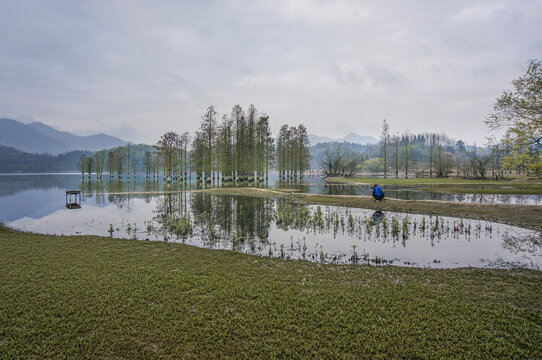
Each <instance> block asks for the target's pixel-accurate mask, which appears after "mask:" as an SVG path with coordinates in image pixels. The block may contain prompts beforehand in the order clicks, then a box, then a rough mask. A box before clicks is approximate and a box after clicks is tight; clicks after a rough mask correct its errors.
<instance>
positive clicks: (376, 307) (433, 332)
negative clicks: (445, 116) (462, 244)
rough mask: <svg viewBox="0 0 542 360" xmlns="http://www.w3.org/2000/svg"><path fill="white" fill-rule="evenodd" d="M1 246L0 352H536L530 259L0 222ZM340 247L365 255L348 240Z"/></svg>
mask: <svg viewBox="0 0 542 360" xmlns="http://www.w3.org/2000/svg"><path fill="white" fill-rule="evenodd" d="M322 216H324V215H322ZM398 221H399V219H398ZM434 223H435V222H434ZM434 223H433V224H434ZM401 224H402V222H400V225H399V226H400V227H401V226H402V225H401ZM440 224H441V223H440V221H439V227H440ZM294 242H295V239H294ZM301 243H302V242H301ZM294 245H295V244H294ZM255 246H256V247H257V246H258V244H257V242H256V243H255ZM288 246H289V245H284V251H285V253H286V252H287V248H288ZM0 247H1V248H2V251H1V252H0V261H1V262H2V264H3V271H2V272H1V273H0V281H1V283H2V291H1V292H0V303H1V304H2V306H0V329H1V330H0V358H6V359H7V358H24V359H33V358H40V359H42V358H89V359H90V358H93V359H94V358H166V359H168V358H201V359H208V358H246V359H254V358H277V357H279V358H309V357H316V358H357V359H363V358H366V359H373V358H386V359H388V358H428V359H429V358H455V357H463V358H524V359H534V358H537V356H539V354H540V353H541V352H542V348H541V344H542V332H541V331H540V329H541V326H542V324H541V320H540V319H541V315H542V307H541V304H542V273H541V272H537V271H529V270H489V269H456V270H430V269H413V268H404V267H394V266H389V267H372V266H359V265H358V266H348V265H341V266H339V265H321V264H317V263H310V262H304V261H297V262H293V261H284V260H281V259H271V258H257V257H253V256H248V255H243V254H239V253H235V252H231V251H212V250H208V249H200V248H196V247H191V246H184V245H182V244H171V243H165V242H145V241H126V240H117V239H110V238H100V237H91V236H84V237H70V236H47V235H35V234H26V233H20V232H11V231H5V230H0ZM318 251H319V248H312V249H311V248H307V249H306V252H307V253H309V252H316V253H318ZM355 254H356V255H355ZM349 256H352V257H355V258H358V259H359V260H360V261H363V256H364V255H363V252H362V251H361V250H360V249H359V248H351V249H350V250H349Z"/></svg>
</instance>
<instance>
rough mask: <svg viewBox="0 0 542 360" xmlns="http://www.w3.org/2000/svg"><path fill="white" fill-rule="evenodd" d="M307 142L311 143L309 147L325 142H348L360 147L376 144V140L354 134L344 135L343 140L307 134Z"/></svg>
mask: <svg viewBox="0 0 542 360" xmlns="http://www.w3.org/2000/svg"><path fill="white" fill-rule="evenodd" d="M309 140H310V142H311V146H313V145H316V144H320V143H327V142H349V143H353V144H361V145H365V144H376V143H377V142H378V139H375V138H374V137H372V136H361V135H359V134H356V133H354V132H351V133H348V134H346V135H345V136H344V137H343V138H330V137H327V136H318V135H314V134H309Z"/></svg>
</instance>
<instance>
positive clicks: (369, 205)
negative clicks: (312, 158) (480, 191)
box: [199, 188, 542, 231]
mask: <svg viewBox="0 0 542 360" xmlns="http://www.w3.org/2000/svg"><path fill="white" fill-rule="evenodd" d="M199 191H200V192H206V193H211V194H230V195H242V196H273V197H277V198H287V199H290V200H292V201H295V202H298V203H304V204H320V205H335V206H348V207H357V208H364V209H374V210H381V211H393V212H405V213H414V214H426V215H438V216H451V217H463V218H468V219H474V220H488V221H494V222H499V223H503V224H507V225H513V226H519V227H523V228H526V229H531V230H537V231H542V221H541V219H542V207H540V206H535V205H508V204H472V203H457V202H447V201H434V200H399V199H390V198H386V199H384V200H383V201H381V202H378V203H377V202H375V201H374V199H373V198H372V197H369V196H350V195H319V194H306V193H298V192H293V191H284V190H278V189H257V188H229V189H228V188H222V189H221V188H218V189H205V190H199Z"/></svg>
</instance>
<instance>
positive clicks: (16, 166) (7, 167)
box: [0, 146, 90, 173]
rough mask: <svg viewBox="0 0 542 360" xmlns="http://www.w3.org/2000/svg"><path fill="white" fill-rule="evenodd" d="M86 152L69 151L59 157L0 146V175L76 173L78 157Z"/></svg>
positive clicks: (86, 153)
mask: <svg viewBox="0 0 542 360" xmlns="http://www.w3.org/2000/svg"><path fill="white" fill-rule="evenodd" d="M89 154H90V152H88V151H79V150H78V151H70V152H68V153H64V154H60V155H50V154H31V153H27V152H24V151H20V150H17V149H14V148H11V147H7V146H0V173H5V172H57V171H58V172H64V171H77V169H78V166H77V164H78V162H79V157H80V156H81V155H89Z"/></svg>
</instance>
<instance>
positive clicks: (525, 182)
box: [324, 177, 542, 186]
mask: <svg viewBox="0 0 542 360" xmlns="http://www.w3.org/2000/svg"><path fill="white" fill-rule="evenodd" d="M324 181H325V182H328V183H334V184H363V185H373V184H385V185H429V184H449V185H488V186H489V185H493V186H503V185H510V186H530V185H535V186H537V185H538V186H540V185H542V179H538V178H528V179H527V178H513V179H507V180H475V179H462V178H414V179H395V178H386V179H384V178H358V177H327V178H324Z"/></svg>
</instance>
